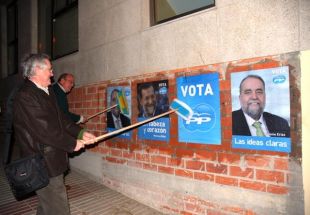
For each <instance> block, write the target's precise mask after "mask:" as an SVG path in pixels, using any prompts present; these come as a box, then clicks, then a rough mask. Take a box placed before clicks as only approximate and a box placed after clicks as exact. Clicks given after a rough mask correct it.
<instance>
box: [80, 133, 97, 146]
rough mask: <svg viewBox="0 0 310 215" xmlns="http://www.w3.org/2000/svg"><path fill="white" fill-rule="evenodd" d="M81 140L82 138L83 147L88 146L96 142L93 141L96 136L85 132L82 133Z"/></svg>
mask: <svg viewBox="0 0 310 215" xmlns="http://www.w3.org/2000/svg"><path fill="white" fill-rule="evenodd" d="M82 138H83V141H85V142H84V144H85V145H90V144H93V143H95V142H96V140H95V138H96V136H95V135H93V134H92V133H90V132H87V131H85V132H84V133H83V137H82Z"/></svg>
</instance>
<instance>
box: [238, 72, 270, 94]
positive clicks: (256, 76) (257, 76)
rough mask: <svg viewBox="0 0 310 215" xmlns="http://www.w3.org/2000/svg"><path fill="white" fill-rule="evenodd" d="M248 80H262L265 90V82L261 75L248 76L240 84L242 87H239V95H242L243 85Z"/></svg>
mask: <svg viewBox="0 0 310 215" xmlns="http://www.w3.org/2000/svg"><path fill="white" fill-rule="evenodd" d="M248 78H256V79H258V80H260V81H261V82H262V84H263V87H264V89H265V81H264V79H263V78H262V77H260V76H259V75H248V76H246V77H245V78H243V79H242V81H241V82H240V85H239V93H240V94H241V91H242V89H241V88H242V84H243V82H244V81H245V80H247V79H248Z"/></svg>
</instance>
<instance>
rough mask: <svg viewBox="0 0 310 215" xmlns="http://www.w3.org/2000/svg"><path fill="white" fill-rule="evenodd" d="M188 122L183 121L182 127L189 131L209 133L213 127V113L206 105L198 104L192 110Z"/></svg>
mask: <svg viewBox="0 0 310 215" xmlns="http://www.w3.org/2000/svg"><path fill="white" fill-rule="evenodd" d="M193 111H194V114H193V116H192V118H191V119H190V120H183V125H184V127H185V128H186V129H187V130H189V131H203V132H206V131H209V130H210V129H212V128H213V127H214V125H215V111H214V109H213V108H212V107H211V106H210V105H208V104H199V105H197V106H196V107H194V108H193Z"/></svg>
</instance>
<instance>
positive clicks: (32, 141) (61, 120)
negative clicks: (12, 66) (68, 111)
mask: <svg viewBox="0 0 310 215" xmlns="http://www.w3.org/2000/svg"><path fill="white" fill-rule="evenodd" d="M13 125H14V129H15V143H16V144H18V145H19V146H20V148H21V155H22V156H23V157H24V156H28V155H31V154H35V153H37V152H39V151H40V144H43V146H44V151H45V152H44V158H45V161H46V164H47V169H48V172H49V175H50V176H51V177H54V176H58V175H60V174H62V173H63V172H65V171H66V170H67V168H68V156H67V152H73V150H74V148H75V147H76V139H77V136H78V134H79V132H80V131H81V130H82V128H81V127H79V126H77V125H76V124H75V123H74V122H72V121H71V120H69V118H67V117H66V116H65V115H64V114H63V112H62V111H61V110H60V109H59V107H58V105H57V101H56V97H55V94H54V91H53V90H52V89H51V88H49V95H48V94H46V93H45V92H44V91H43V90H41V89H39V88H38V87H37V86H36V85H35V84H34V83H33V82H31V81H29V80H26V81H25V83H24V85H23V86H22V87H21V89H20V90H19V92H18V93H17V95H16V97H15V100H14V105H13Z"/></svg>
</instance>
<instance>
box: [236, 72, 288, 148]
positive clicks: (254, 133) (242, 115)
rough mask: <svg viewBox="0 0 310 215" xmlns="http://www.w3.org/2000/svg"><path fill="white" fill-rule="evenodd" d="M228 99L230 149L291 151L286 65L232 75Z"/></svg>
mask: <svg viewBox="0 0 310 215" xmlns="http://www.w3.org/2000/svg"><path fill="white" fill-rule="evenodd" d="M253 75H254V77H253ZM251 76H252V77H251ZM246 77H248V78H246ZM249 77H250V78H249ZM257 77H260V78H261V79H262V80H263V81H264V83H265V89H263V90H261V88H263V86H264V85H263V82H261V80H259V79H258V78H257ZM245 78H246V79H245ZM244 79H245V81H243V82H242V80H244ZM254 81H255V82H254ZM241 82H242V85H241V86H240V84H241ZM240 87H241V89H240ZM231 96H232V127H233V128H232V134H233V136H232V147H233V148H240V149H252V150H265V151H277V152H287V153H289V152H291V139H290V94H289V68H288V67H287V66H284V67H277V68H271V69H261V70H251V71H245V72H237V73H232V74H231ZM241 107H242V108H241ZM255 122H259V125H260V126H259V128H256V127H255V125H254V123H255Z"/></svg>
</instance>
